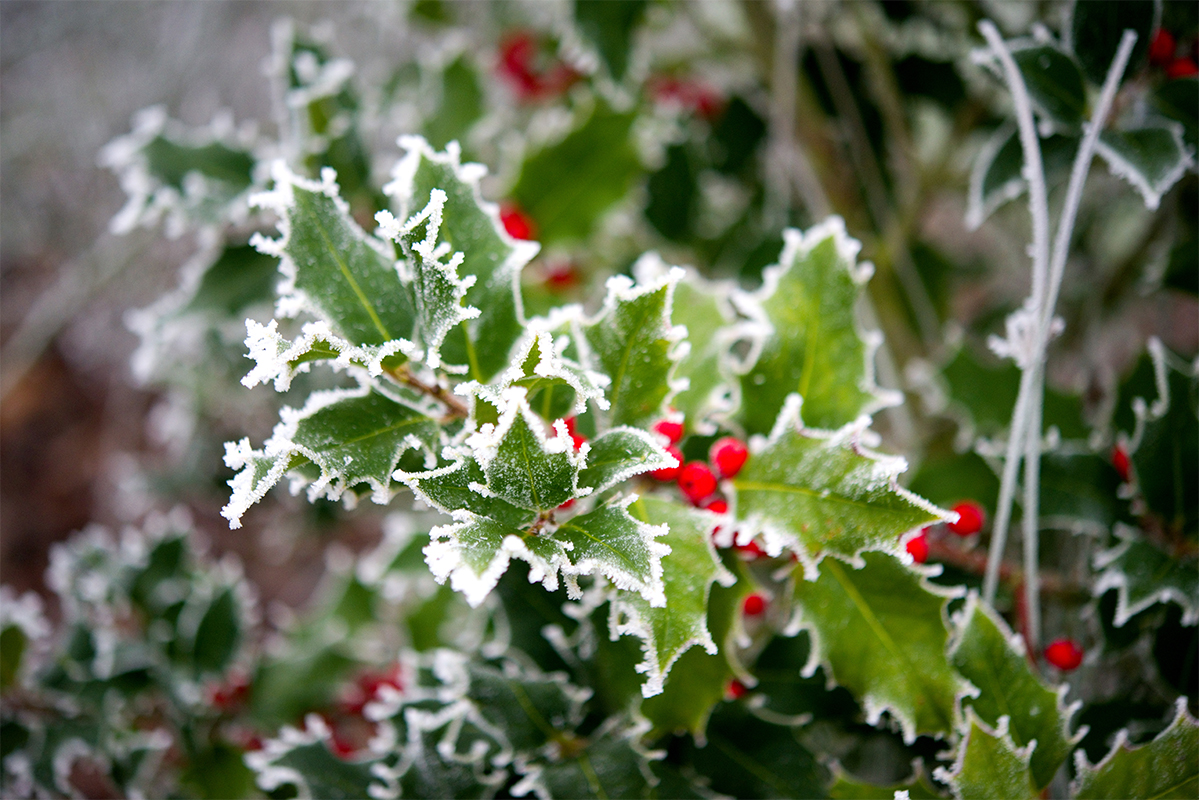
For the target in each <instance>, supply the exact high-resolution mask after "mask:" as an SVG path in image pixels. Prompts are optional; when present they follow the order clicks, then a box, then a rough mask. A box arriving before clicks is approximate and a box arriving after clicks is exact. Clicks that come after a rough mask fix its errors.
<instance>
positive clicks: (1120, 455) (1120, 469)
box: [1110, 444, 1132, 483]
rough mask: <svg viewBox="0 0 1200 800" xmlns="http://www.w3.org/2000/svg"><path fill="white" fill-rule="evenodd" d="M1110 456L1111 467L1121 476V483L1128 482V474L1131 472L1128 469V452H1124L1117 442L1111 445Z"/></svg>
mask: <svg viewBox="0 0 1200 800" xmlns="http://www.w3.org/2000/svg"><path fill="white" fill-rule="evenodd" d="M1110 458H1111V460H1112V465H1113V469H1115V470H1116V471H1117V474H1118V475H1120V476H1121V483H1129V476H1130V475H1131V474H1132V473H1131V471H1130V466H1131V465H1130V462H1129V453H1128V452H1126V450H1125V448H1124V447H1123V446H1122V445H1119V444H1118V445H1116V446H1114V447H1113V449H1112V454H1111V456H1110Z"/></svg>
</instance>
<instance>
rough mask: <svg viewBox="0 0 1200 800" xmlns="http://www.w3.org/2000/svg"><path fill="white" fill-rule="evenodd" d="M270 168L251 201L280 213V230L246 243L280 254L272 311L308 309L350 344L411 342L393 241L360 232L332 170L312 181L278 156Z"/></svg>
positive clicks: (286, 312)
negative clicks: (268, 185) (271, 184)
mask: <svg viewBox="0 0 1200 800" xmlns="http://www.w3.org/2000/svg"><path fill="white" fill-rule="evenodd" d="M271 174H272V178H273V179H274V181H275V188H274V189H273V190H272V191H270V192H266V193H261V194H258V195H255V196H254V197H252V198H251V202H252V203H253V204H255V205H259V206H263V207H266V208H270V209H272V210H274V211H275V212H276V213H277V214H278V215H279V228H280V232H281V234H282V235H281V237H280V238H279V239H276V240H271V239H267V238H265V237H263V236H258V235H256V236H255V237H253V238H252V239H251V240H250V242H251V244H253V245H254V246H255V247H257V248H258V249H259V250H260V251H261V252H263V253H268V254H270V255H274V256H279V258H280V265H279V269H280V271H281V272H282V273H283V275H284V278H285V281H284V284H283V285H282V286H281V287H280V290H279V293H280V296H279V301H278V308H277V310H278V313H279V314H281V315H283V316H295V315H297V314H298V313H300V312H301V311H307V312H309V313H311V314H313V315H314V316H316V317H317V318H318V319H321V320H323V321H325V322H326V324H328V326H329V328H330V329H331V330H332V331H333V332H334V333H335V334H336V335H337V336H339V337H341V338H343V339H345V340H347V341H348V342H350V343H351V344H352V345H376V346H379V345H387V344H388V343H390V342H397V341H401V340H403V341H404V342H406V343H409V342H411V341H412V338H413V325H414V321H415V317H414V309H413V307H412V301H411V300H410V298H409V296H408V293H407V292H406V291H405V289H404V286H403V284H402V282H401V278H400V274H399V272H398V271H397V269H396V267H395V263H394V261H395V259H394V254H393V253H392V252H391V250H392V247H391V245H390V244H388V243H387V242H384V241H382V240H380V239H378V238H376V237H374V236H369V235H367V234H366V233H364V232H363V230H362V229H361V228H360V227H359V226H358V223H356V222H355V221H354V219H353V217H351V216H350V210H349V207H348V206H347V205H346V202H345V201H344V200H342V198H341V196H340V195H339V192H338V186H337V183H336V182H335V177H336V176H335V173H334V172H333V170H331V169H326V170H324V171H322V173H321V181H320V182H316V181H309V180H306V179H304V178H301V177H299V176H297V175H295V174H293V173H292V172H291V171H290V170H288V168H287V167H286V166H285V165H284V164H283V163H282V162H277V163H276V164H275V165H274V166H273V168H272V173H271ZM392 347H393V348H394V351H399V350H401V349H402V348H401V347H400V346H399V345H392Z"/></svg>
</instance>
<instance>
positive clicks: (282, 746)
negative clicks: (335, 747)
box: [246, 714, 386, 800]
mask: <svg viewBox="0 0 1200 800" xmlns="http://www.w3.org/2000/svg"><path fill="white" fill-rule="evenodd" d="M330 738H331V731H330V730H329V726H328V725H327V724H325V722H324V720H322V719H321V717H319V716H317V715H316V714H311V715H309V716H308V718H307V719H306V720H305V729H304V730H298V729H296V728H292V727H290V726H285V727H284V728H283V729H282V730H281V731H280V732H279V735H278V737H277V738H274V739H268V740H267V741H266V742H265V743H264V744H263V748H262V749H261V750H258V751H255V752H250V753H247V754H246V763H247V764H248V765H249V766H250V769H252V770H253V771H254V773H255V775H256V780H257V782H258V786H259V788H261V789H263V790H264V791H266V792H274V791H276V790H279V789H281V788H283V787H287V786H292V787H295V792H296V796H298V797H301V798H305V799H306V800H318V799H319V798H330V800H353V798H363V797H375V796H377V792H379V791H380V790H384V789H386V785H385V784H384V783H383V781H381V780H380V779H379V778H378V777H377V776H376V775H375V774H374V773H373V771H372V769H371V766H372V764H371V761H372V760H373V759H372V758H370V756H365V757H361V758H359V759H356V760H348V759H342V758H338V757H337V756H336V755H334V754H333V752H332V751H331V750H330V747H331V743H330Z"/></svg>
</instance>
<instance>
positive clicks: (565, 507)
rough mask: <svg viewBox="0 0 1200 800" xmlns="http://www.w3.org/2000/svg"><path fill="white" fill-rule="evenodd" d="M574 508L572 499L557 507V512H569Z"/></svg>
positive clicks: (573, 499)
mask: <svg viewBox="0 0 1200 800" xmlns="http://www.w3.org/2000/svg"><path fill="white" fill-rule="evenodd" d="M574 506H575V498H574V497H572V498H571V499H570V500H568V501H567V502H565V503H563V504H562V505H561V506H559V507H558V510H559V511H569V510H571V509H572V508H573V507H574Z"/></svg>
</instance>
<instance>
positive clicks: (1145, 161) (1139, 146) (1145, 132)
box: [1096, 122, 1195, 211]
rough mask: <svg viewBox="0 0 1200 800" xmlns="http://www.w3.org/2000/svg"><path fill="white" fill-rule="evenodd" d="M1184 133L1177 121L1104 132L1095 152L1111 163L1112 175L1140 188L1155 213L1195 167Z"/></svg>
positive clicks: (1143, 198) (1143, 197)
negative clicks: (1168, 193) (1167, 195)
mask: <svg viewBox="0 0 1200 800" xmlns="http://www.w3.org/2000/svg"><path fill="white" fill-rule="evenodd" d="M1183 131H1184V128H1183V125H1181V124H1179V123H1176V122H1163V123H1161V124H1157V125H1151V126H1147V127H1144V128H1136V129H1132V130H1112V131H1104V132H1102V133H1101V134H1100V140H1099V141H1098V142H1097V143H1096V152H1097V153H1099V154H1100V157H1101V158H1103V159H1104V161H1105V162H1106V163H1107V164H1108V170H1109V172H1111V173H1112V174H1113V175H1116V176H1117V177H1118V178H1122V179H1123V180H1125V181H1126V182H1128V183H1129V184H1130V185H1132V186H1133V188H1135V189H1137V190H1138V193H1139V194H1141V196H1142V202H1144V203H1145V204H1146V208H1148V209H1150V210H1151V211H1153V210H1154V209H1156V208H1158V204H1159V202H1160V201H1161V200H1162V196H1163V195H1164V194H1166V192H1167V190H1168V189H1170V188H1171V187H1172V186H1174V185H1175V184H1176V183H1177V182H1178V181H1179V179H1180V178H1182V177H1183V176H1184V174H1185V173H1186V172H1187V171H1188V169H1190V168H1192V167H1193V166H1195V164H1194V162H1193V161H1192V158H1191V156H1190V155H1189V154H1188V148H1187V145H1186V144H1185V143H1184V141H1183Z"/></svg>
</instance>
